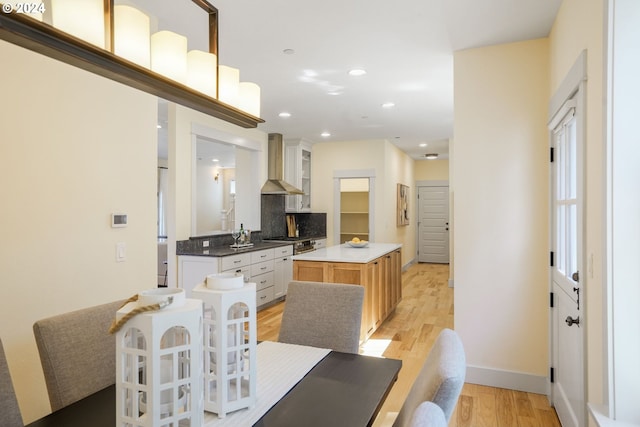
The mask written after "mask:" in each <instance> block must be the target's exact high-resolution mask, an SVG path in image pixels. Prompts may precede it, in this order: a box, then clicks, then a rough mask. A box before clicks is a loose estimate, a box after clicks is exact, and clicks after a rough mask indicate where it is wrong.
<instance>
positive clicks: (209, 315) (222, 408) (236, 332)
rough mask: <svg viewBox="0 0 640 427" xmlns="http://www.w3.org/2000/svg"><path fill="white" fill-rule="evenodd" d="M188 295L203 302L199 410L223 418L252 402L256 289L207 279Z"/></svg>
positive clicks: (234, 280)
mask: <svg viewBox="0 0 640 427" xmlns="http://www.w3.org/2000/svg"><path fill="white" fill-rule="evenodd" d="M192 295H193V297H194V298H198V299H200V300H202V301H203V302H204V349H205V350H204V409H205V410H206V411H209V412H214V413H216V414H218V417H220V418H223V417H225V416H226V414H227V413H229V412H232V411H236V410H238V409H242V408H248V407H251V406H253V405H254V404H255V401H256V381H257V377H256V375H257V374H256V363H257V360H256V351H257V348H256V346H257V328H256V284H255V283H244V280H243V277H242V275H241V274H239V275H233V276H229V275H224V274H223V275H211V276H208V277H207V279H206V281H205V283H201V284H199V285H197V286H196V287H195V288H194V290H193V291H192Z"/></svg>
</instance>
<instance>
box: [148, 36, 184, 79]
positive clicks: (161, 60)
mask: <svg viewBox="0 0 640 427" xmlns="http://www.w3.org/2000/svg"><path fill="white" fill-rule="evenodd" d="M151 69H152V70H153V71H155V72H156V73H159V74H162V75H163V76H165V77H168V78H170V79H172V80H175V81H177V82H180V83H187V38H186V37H184V36H181V35H180V34H177V33H174V32H172V31H158V32H157V33H155V34H153V35H152V36H151Z"/></svg>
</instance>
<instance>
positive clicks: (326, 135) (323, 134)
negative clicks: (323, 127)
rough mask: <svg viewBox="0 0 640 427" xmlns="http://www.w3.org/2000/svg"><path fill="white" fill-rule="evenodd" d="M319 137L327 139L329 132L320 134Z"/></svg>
mask: <svg viewBox="0 0 640 427" xmlns="http://www.w3.org/2000/svg"><path fill="white" fill-rule="evenodd" d="M320 136H321V137H323V138H328V137H330V136H331V134H330V133H329V132H322V133H321V134H320Z"/></svg>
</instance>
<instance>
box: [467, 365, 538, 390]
mask: <svg viewBox="0 0 640 427" xmlns="http://www.w3.org/2000/svg"><path fill="white" fill-rule="evenodd" d="M465 382H467V383H471V384H480V385H486V386H489V387H498V388H508V389H510V390H518V391H525V392H527V393H538V394H544V395H549V382H548V379H547V377H543V376H538V375H531V374H524V373H522V372H513V371H503V370H500V369H489V368H480V367H478V366H467V375H466V378H465Z"/></svg>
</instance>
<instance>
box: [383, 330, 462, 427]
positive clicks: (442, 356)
mask: <svg viewBox="0 0 640 427" xmlns="http://www.w3.org/2000/svg"><path fill="white" fill-rule="evenodd" d="M466 369H467V366H466V359H465V355H464V347H463V346H462V341H461V340H460V337H459V336H458V334H457V333H455V331H453V330H451V329H443V330H442V331H441V332H440V334H439V335H438V338H436V342H435V343H434V344H433V347H432V348H431V351H430V352H429V355H428V356H427V360H426V361H425V363H424V365H423V366H422V369H421V370H420V373H419V374H418V377H417V378H416V380H415V382H414V383H413V386H412V387H411V390H410V391H409V394H408V395H407V398H406V400H405V401H404V404H403V405H402V409H400V412H399V413H398V417H397V418H396V421H395V422H394V423H393V426H394V427H405V426H410V425H411V424H410V422H411V416H412V414H413V413H414V411H415V410H416V408H417V407H418V406H419V405H420V404H421V403H422V402H424V401H431V402H433V403H435V404H437V405H438V406H439V407H440V408H441V409H442V411H443V412H444V415H445V419H446V421H447V422H449V420H450V419H451V415H452V414H453V410H454V409H455V407H456V403H457V402H458V397H459V396H460V392H461V391H462V386H463V385H464V378H465V374H466Z"/></svg>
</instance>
